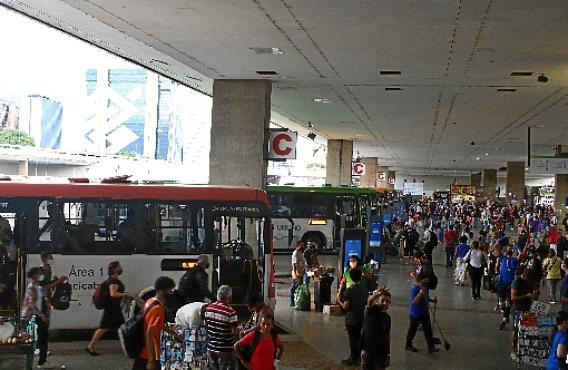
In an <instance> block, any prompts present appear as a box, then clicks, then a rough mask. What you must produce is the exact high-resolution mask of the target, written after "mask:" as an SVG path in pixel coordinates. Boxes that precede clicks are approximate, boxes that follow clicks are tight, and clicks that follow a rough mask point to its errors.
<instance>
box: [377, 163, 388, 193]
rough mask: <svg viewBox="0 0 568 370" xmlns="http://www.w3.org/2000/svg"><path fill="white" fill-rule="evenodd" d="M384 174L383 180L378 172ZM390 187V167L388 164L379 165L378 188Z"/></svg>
mask: <svg viewBox="0 0 568 370" xmlns="http://www.w3.org/2000/svg"><path fill="white" fill-rule="evenodd" d="M379 173H382V174H384V177H383V179H382V180H379V179H378V174H379ZM388 187H389V168H388V167H386V166H379V167H377V188H381V189H388Z"/></svg>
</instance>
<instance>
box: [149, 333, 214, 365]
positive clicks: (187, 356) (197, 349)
mask: <svg viewBox="0 0 568 370" xmlns="http://www.w3.org/2000/svg"><path fill="white" fill-rule="evenodd" d="M174 328H175V330H176V331H177V332H178V333H179V334H180V335H181V336H182V337H183V343H180V342H179V341H177V339H175V338H174V337H173V336H172V335H171V334H169V333H167V332H165V331H163V332H162V339H161V355H160V363H161V364H162V368H163V369H168V370H206V369H207V368H208V367H207V330H206V329H205V326H203V325H200V326H198V327H196V328H182V327H180V326H175V327H174Z"/></svg>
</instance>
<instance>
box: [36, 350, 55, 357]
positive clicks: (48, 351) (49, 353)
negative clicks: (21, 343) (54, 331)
mask: <svg viewBox="0 0 568 370" xmlns="http://www.w3.org/2000/svg"><path fill="white" fill-rule="evenodd" d="M34 355H35V356H39V349H38V348H36V349H34ZM47 355H48V356H51V351H50V350H47Z"/></svg>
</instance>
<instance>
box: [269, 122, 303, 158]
mask: <svg viewBox="0 0 568 370" xmlns="http://www.w3.org/2000/svg"><path fill="white" fill-rule="evenodd" d="M297 142H298V133H297V132H294V131H284V130H281V129H271V130H270V136H269V140H268V159H271V160H286V159H296V143H297Z"/></svg>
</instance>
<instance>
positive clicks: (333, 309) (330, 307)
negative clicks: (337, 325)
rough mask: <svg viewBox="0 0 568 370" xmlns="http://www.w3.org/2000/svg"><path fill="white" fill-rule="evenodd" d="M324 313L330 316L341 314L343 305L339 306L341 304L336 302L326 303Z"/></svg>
mask: <svg viewBox="0 0 568 370" xmlns="http://www.w3.org/2000/svg"><path fill="white" fill-rule="evenodd" d="M323 314H324V315H330V316H340V315H341V307H339V305H336V304H326V305H324V306H323Z"/></svg>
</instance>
